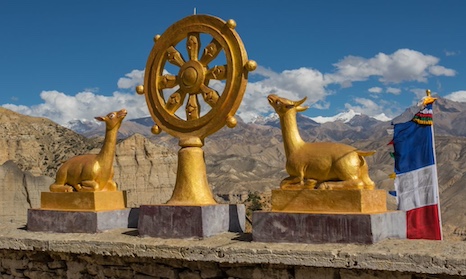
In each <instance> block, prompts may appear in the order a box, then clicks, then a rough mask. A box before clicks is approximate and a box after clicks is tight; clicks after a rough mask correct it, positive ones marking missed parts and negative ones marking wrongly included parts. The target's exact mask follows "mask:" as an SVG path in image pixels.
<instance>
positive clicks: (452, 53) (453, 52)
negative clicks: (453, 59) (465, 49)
mask: <svg viewBox="0 0 466 279" xmlns="http://www.w3.org/2000/svg"><path fill="white" fill-rule="evenodd" d="M444 52H445V56H455V55H458V54H460V53H461V52H459V51H448V50H445V51H444Z"/></svg>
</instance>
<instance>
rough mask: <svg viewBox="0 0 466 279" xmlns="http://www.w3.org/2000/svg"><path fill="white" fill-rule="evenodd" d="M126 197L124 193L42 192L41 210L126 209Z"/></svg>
mask: <svg viewBox="0 0 466 279" xmlns="http://www.w3.org/2000/svg"><path fill="white" fill-rule="evenodd" d="M125 207H126V203H125V195H124V192H122V191H109V192H71V193H55V192H42V193H41V199H40V208H41V209H53V210H70V211H73V210H78V211H100V210H114V209H124V208H125Z"/></svg>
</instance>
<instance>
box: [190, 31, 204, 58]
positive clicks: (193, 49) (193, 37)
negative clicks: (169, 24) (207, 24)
mask: <svg viewBox="0 0 466 279" xmlns="http://www.w3.org/2000/svg"><path fill="white" fill-rule="evenodd" d="M200 47H201V40H200V39H199V33H189V35H188V39H187V40H186V49H187V50H188V55H189V59H191V60H196V61H197V59H198V55H199V48H200Z"/></svg>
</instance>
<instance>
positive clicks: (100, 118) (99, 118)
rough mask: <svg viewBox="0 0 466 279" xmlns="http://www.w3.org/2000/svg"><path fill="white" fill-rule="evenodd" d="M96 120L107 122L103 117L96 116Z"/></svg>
mask: <svg viewBox="0 0 466 279" xmlns="http://www.w3.org/2000/svg"><path fill="white" fill-rule="evenodd" d="M94 118H95V120H98V121H105V119H104V118H103V117H101V116H96V117H94Z"/></svg>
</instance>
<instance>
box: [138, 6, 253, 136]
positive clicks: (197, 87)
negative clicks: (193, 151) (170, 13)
mask: <svg viewBox="0 0 466 279" xmlns="http://www.w3.org/2000/svg"><path fill="white" fill-rule="evenodd" d="M235 27H236V23H235V21H234V20H228V21H226V22H225V21H224V20H222V19H220V18H217V17H213V16H209V15H192V16H188V17H186V18H184V19H182V20H180V21H178V22H176V23H174V24H173V25H171V26H170V27H169V28H168V29H167V30H166V31H165V32H164V33H163V34H162V35H161V36H159V35H157V36H155V37H154V42H155V44H154V47H153V48H152V51H151V53H150V55H149V58H148V60H147V64H146V70H145V77H144V86H138V87H137V88H136V91H137V92H138V93H139V94H145V97H146V102H147V105H148V107H149V111H150V113H151V116H152V118H153V119H154V121H155V123H156V125H155V126H154V127H153V129H152V131H153V132H154V133H159V132H160V131H161V130H163V131H165V132H167V133H169V134H170V135H172V136H174V137H177V138H179V139H180V142H181V141H183V139H198V141H199V142H202V141H203V139H204V138H205V137H207V136H208V135H211V134H213V133H215V132H216V131H218V130H219V129H221V128H222V127H223V126H225V125H227V126H228V127H234V126H235V125H236V119H235V118H234V114H235V113H236V111H237V109H238V107H239V105H240V104H241V101H242V98H243V95H244V91H245V89H246V84H247V76H248V72H249V71H253V70H254V69H255V68H256V62H254V61H252V60H251V61H249V60H248V59H247V54H246V50H245V48H244V45H243V43H242V41H241V38H240V37H239V35H238V33H237V32H236V31H235ZM201 37H202V42H204V41H205V40H204V39H205V38H207V42H208V41H209V39H210V38H211V39H210V43H208V44H207V45H206V46H205V47H203V46H201ZM182 41H183V42H182ZM183 53H185V55H186V58H185V57H184V56H183ZM219 55H223V56H224V57H223V60H221V59H216V58H217V57H218V56H219ZM217 61H222V62H223V61H224V64H221V65H215V63H216V62H217ZM167 63H168V64H167ZM211 64H213V65H211ZM167 65H169V66H170V67H172V68H174V69H175V70H174V73H169V72H168V71H167V70H166V66H167ZM172 71H173V70H172ZM176 71H177V72H176ZM215 81H220V82H221V84H222V85H224V86H223V90H220V92H219V91H217V90H215V89H214V88H213V87H211V85H212V84H214V83H215ZM218 84H219V83H217V85H218ZM214 85H215V84H214ZM217 87H218V86H217ZM217 89H218V88H217ZM164 90H165V93H164ZM167 91H169V93H168V94H167V93H166V92H167ZM164 94H165V95H164ZM201 106H202V107H203V106H205V107H203V108H204V110H202V111H201ZM183 109H184V112H183Z"/></svg>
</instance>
